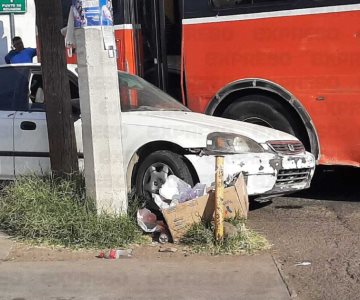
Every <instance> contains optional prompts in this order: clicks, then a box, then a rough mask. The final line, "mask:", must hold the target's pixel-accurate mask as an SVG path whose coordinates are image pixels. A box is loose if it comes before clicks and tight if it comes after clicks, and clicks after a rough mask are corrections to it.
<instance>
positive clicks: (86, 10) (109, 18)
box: [71, 0, 113, 28]
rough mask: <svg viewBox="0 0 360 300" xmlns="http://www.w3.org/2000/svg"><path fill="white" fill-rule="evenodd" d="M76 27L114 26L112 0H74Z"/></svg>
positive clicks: (73, 9) (73, 8)
mask: <svg viewBox="0 0 360 300" xmlns="http://www.w3.org/2000/svg"><path fill="white" fill-rule="evenodd" d="M71 9H72V12H73V15H74V26H75V28H79V27H87V26H112V25H113V7H112V2H111V0H72V7H71Z"/></svg>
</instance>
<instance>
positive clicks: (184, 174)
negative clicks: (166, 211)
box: [136, 150, 194, 209]
mask: <svg viewBox="0 0 360 300" xmlns="http://www.w3.org/2000/svg"><path fill="white" fill-rule="evenodd" d="M170 175H175V176H177V177H179V178H180V179H182V180H184V181H185V182H187V183H188V184H190V185H191V186H193V185H194V182H193V177H192V175H191V171H190V169H189V167H188V165H187V163H186V161H185V157H184V156H183V155H180V154H177V153H174V152H171V151H168V150H159V151H155V152H153V153H151V154H150V155H148V156H147V157H146V158H145V159H144V160H142V161H140V164H139V168H138V171H137V173H136V191H137V194H138V195H140V196H143V197H145V199H146V200H147V202H148V204H149V207H150V208H154V209H156V208H157V207H154V205H155V204H154V203H153V202H152V201H151V199H152V194H157V193H158V192H159V189H160V188H161V186H162V185H163V184H164V183H165V181H166V179H167V178H168V176H170Z"/></svg>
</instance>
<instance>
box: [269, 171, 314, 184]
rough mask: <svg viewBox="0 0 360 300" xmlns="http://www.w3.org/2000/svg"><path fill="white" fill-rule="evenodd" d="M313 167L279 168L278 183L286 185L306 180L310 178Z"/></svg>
mask: <svg viewBox="0 0 360 300" xmlns="http://www.w3.org/2000/svg"><path fill="white" fill-rule="evenodd" d="M310 172H311V169H289V170H279V173H278V176H277V180H276V185H277V186H284V185H289V184H296V183H302V182H306V181H307V180H308V179H309V176H310Z"/></svg>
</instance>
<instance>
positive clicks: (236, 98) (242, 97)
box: [213, 88, 316, 154]
mask: <svg viewBox="0 0 360 300" xmlns="http://www.w3.org/2000/svg"><path fill="white" fill-rule="evenodd" d="M259 96H260V97H259ZM261 96H264V97H261ZM249 97H254V99H259V98H261V100H256V101H259V102H260V101H261V102H263V103H264V102H266V101H264V100H263V99H266V98H267V99H269V100H271V101H276V104H278V105H279V106H280V107H281V110H283V111H284V112H286V114H284V117H286V118H288V119H291V121H292V123H293V124H296V125H295V126H296V131H297V134H296V135H297V137H298V138H299V139H300V140H301V141H302V142H303V144H304V146H305V148H306V150H307V151H310V152H313V153H314V152H316V151H314V149H312V147H311V143H310V137H309V134H308V131H307V129H306V126H305V124H304V120H303V119H302V118H301V116H300V115H299V113H298V112H297V111H296V109H295V108H294V107H293V105H292V104H291V103H290V102H289V101H288V100H286V99H284V98H283V97H281V96H280V95H279V94H277V93H274V92H271V91H267V90H263V89H256V88H251V89H243V90H237V91H234V92H232V93H230V94H229V95H227V96H226V97H225V98H224V99H223V100H222V101H221V102H220V103H219V105H218V106H217V107H216V109H215V111H214V113H213V115H214V116H218V117H222V116H224V112H225V111H226V109H227V108H228V107H229V105H232V104H233V103H240V102H244V101H248V99H249ZM273 103H275V102H273ZM312 150H313V151H312ZM314 154H315V153H314Z"/></svg>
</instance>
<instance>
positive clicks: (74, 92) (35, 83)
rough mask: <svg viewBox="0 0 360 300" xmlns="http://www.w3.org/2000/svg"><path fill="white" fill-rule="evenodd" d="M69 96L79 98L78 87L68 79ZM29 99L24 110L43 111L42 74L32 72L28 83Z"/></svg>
mask: <svg viewBox="0 0 360 300" xmlns="http://www.w3.org/2000/svg"><path fill="white" fill-rule="evenodd" d="M69 84H70V97H71V99H78V98H79V89H78V87H77V84H76V83H75V82H73V81H72V80H71V79H69ZM29 90H30V91H29V101H28V105H27V107H26V110H30V111H45V102H46V101H45V97H44V87H43V79H42V74H40V73H34V74H32V76H31V81H30V85H29Z"/></svg>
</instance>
